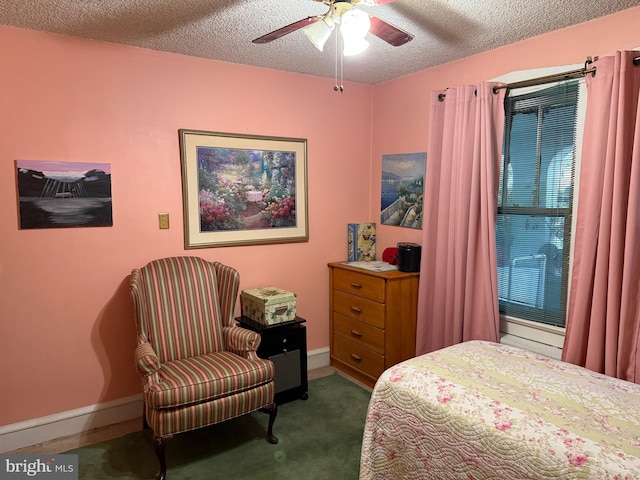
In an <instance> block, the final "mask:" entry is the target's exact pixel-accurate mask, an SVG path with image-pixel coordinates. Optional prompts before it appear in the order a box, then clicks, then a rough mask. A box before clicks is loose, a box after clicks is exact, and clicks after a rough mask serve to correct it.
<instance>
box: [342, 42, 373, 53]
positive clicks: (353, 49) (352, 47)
mask: <svg viewBox="0 0 640 480" xmlns="http://www.w3.org/2000/svg"><path fill="white" fill-rule="evenodd" d="M367 48H369V42H367V41H366V40H365V39H364V38H352V39H350V40H349V41H347V40H346V39H345V42H344V50H343V51H342V54H343V55H344V56H345V57H351V56H352V55H357V54H359V53H362V52H364V51H365V50H366V49H367Z"/></svg>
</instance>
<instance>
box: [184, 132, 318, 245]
mask: <svg viewBox="0 0 640 480" xmlns="http://www.w3.org/2000/svg"><path fill="white" fill-rule="evenodd" d="M179 137H180V157H181V158H180V159H181V163H182V194H183V209H184V242H185V248H203V247H216V246H228V245H252V244H263V243H290V242H306V241H308V240H309V226H308V217H307V140H306V139H301V138H282V137H267V136H259V135H239V134H231V133H220V132H206V131H200V130H184V129H181V130H179Z"/></svg>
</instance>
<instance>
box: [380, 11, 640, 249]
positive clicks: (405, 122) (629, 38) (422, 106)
mask: <svg viewBox="0 0 640 480" xmlns="http://www.w3.org/2000/svg"><path fill="white" fill-rule="evenodd" d="M639 24H640V7H635V8H632V9H629V10H626V11H623V12H621V13H618V14H615V15H610V16H607V17H603V18H601V19H597V20H594V21H591V22H587V23H583V24H580V25H577V26H575V27H570V28H566V29H563V30H558V31H556V32H552V33H549V34H546V35H541V36H539V37H535V38H532V39H530V40H526V41H522V42H518V43H515V44H512V45H508V46H506V47H503V48H499V49H496V50H491V51H489V52H486V53H482V54H478V55H474V56H472V57H468V58H465V59H462V60H459V61H456V62H451V63H448V64H445V65H441V66H438V67H435V68H431V69H428V70H423V71H421V72H418V73H415V74H413V75H408V76H405V77H403V78H399V79H396V80H393V81H390V82H386V83H382V84H379V85H376V86H374V90H373V92H374V94H373V99H374V101H373V135H372V139H373V140H372V149H371V150H372V157H371V158H372V164H373V176H372V182H371V198H373V199H374V201H373V202H372V203H371V216H372V218H376V216H377V215H378V211H377V209H379V203H378V202H377V201H375V199H379V198H380V179H379V172H380V170H381V164H382V155H384V154H389V153H407V152H427V162H429V149H428V145H427V142H428V133H427V132H428V128H429V108H430V96H431V92H432V91H433V90H442V89H445V88H447V87H454V86H459V85H468V84H475V83H478V82H481V81H485V80H489V79H492V78H496V77H498V76H500V75H502V74H505V73H508V72H512V71H517V70H530V69H535V68H544V67H552V66H556V65H571V64H578V63H584V61H585V60H586V58H587V56H592V57H595V56H606V55H607V54H611V53H613V52H614V51H616V50H624V49H632V48H635V47H640V29H639V28H638V25H639ZM425 55H429V52H425ZM399 241H403V242H404V241H410V242H416V243H422V235H421V231H415V230H408V229H403V228H398V227H389V226H379V227H378V231H377V242H378V244H379V245H380V246H381V247H383V246H395V245H396V244H397V242H399Z"/></svg>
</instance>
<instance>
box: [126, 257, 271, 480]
mask: <svg viewBox="0 0 640 480" xmlns="http://www.w3.org/2000/svg"><path fill="white" fill-rule="evenodd" d="M238 284H239V275H238V272H237V271H236V270H234V269H233V268H231V267H228V266H225V265H222V264H221V263H218V262H213V263H212V262H208V261H206V260H203V259H201V258H197V257H173V258H164V259H160V260H154V261H152V262H150V263H149V264H147V265H146V266H144V267H142V268H139V269H134V270H133V271H132V272H131V283H130V292H131V298H132V301H133V305H134V310H135V319H136V326H137V330H138V347H137V348H136V351H135V365H136V368H137V370H138V372H139V373H140V375H141V376H142V377H143V379H144V394H143V396H144V403H145V417H146V420H147V423H148V424H149V426H150V427H151V429H152V430H153V446H154V450H155V452H156V455H157V457H158V461H159V463H160V473H159V475H158V478H159V479H162V480H163V479H165V478H166V471H167V468H166V460H165V452H164V450H165V448H164V447H165V444H166V442H167V441H168V440H170V439H171V438H172V437H173V435H174V434H176V433H181V432H185V431H188V430H193V429H196V428H200V427H205V426H207V425H211V424H214V423H218V422H222V421H224V420H228V419H230V418H234V417H237V416H240V415H244V414H246V413H250V412H253V411H255V410H258V409H265V410H266V411H268V412H269V427H268V432H267V440H268V441H269V442H270V443H277V442H278V439H277V438H276V437H274V436H273V422H274V420H275V418H276V414H277V408H276V404H275V402H274V383H273V378H274V373H275V372H274V366H273V363H272V362H271V361H269V360H263V359H261V358H259V357H258V356H257V354H256V349H257V348H258V345H259V344H260V336H259V335H258V334H257V333H255V332H252V331H250V330H246V329H243V328H240V327H238V326H236V325H235V322H234V319H233V314H234V308H235V303H236V299H237V295H238Z"/></svg>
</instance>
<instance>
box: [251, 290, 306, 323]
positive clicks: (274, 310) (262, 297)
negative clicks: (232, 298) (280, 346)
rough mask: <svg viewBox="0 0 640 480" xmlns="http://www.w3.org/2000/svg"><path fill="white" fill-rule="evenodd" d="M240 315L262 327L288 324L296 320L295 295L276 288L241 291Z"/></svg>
mask: <svg viewBox="0 0 640 480" xmlns="http://www.w3.org/2000/svg"><path fill="white" fill-rule="evenodd" d="M240 305H241V307H242V315H243V316H245V317H248V318H250V319H251V320H253V321H254V322H258V323H261V324H262V325H274V324H276V323H282V322H289V321H291V320H293V319H295V318H296V294H295V293H292V292H288V291H286V290H282V289H281V288H277V287H260V288H251V289H249V290H243V291H242V293H241V295H240Z"/></svg>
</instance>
